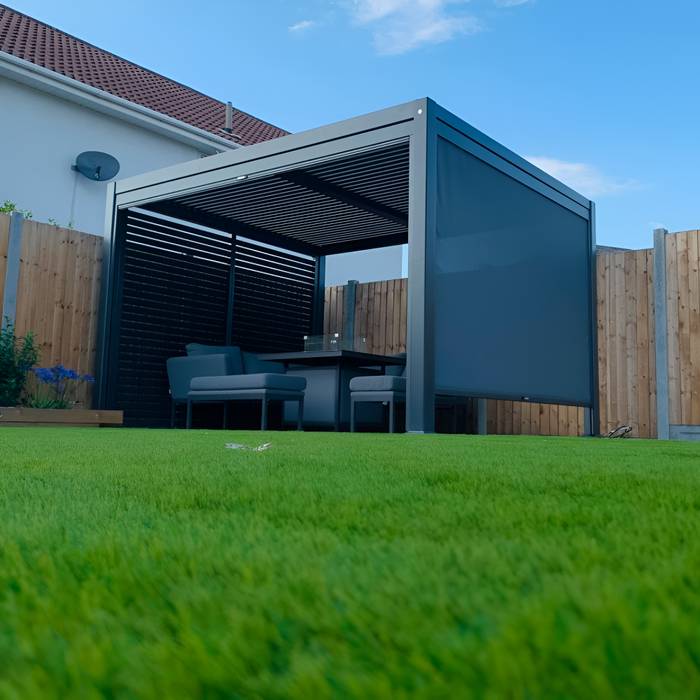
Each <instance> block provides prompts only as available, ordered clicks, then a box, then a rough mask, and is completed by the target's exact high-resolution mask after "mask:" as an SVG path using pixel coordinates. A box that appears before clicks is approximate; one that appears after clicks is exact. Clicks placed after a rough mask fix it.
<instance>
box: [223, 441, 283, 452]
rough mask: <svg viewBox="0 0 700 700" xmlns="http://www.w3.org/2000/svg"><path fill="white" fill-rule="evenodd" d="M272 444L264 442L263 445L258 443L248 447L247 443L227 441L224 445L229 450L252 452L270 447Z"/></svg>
mask: <svg viewBox="0 0 700 700" xmlns="http://www.w3.org/2000/svg"><path fill="white" fill-rule="evenodd" d="M273 444H274V443H272V442H266V443H265V444H264V445H259V446H258V447H248V445H239V444H238V443H236V442H227V443H226V447H227V448H228V449H229V450H253V452H262V450H266V449H268V448H269V447H272V445H273Z"/></svg>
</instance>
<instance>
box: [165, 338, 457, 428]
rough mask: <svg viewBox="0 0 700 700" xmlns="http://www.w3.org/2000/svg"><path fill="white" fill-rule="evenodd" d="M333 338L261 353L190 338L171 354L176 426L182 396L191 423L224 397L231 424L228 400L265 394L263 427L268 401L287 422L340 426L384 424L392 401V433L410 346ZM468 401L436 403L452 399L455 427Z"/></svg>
mask: <svg viewBox="0 0 700 700" xmlns="http://www.w3.org/2000/svg"><path fill="white" fill-rule="evenodd" d="M336 338H337V336H336ZM334 341H335V339H334ZM334 341H332V342H331V343H328V342H326V343H325V344H324V343H321V344H320V345H319V344H318V343H315V342H314V340H313V339H307V342H306V343H305V347H306V348H308V349H306V350H304V351H300V352H280V353H264V354H256V353H251V352H246V351H244V350H242V349H241V348H240V347H238V346H235V345H230V346H215V345H202V344H198V343H191V344H189V345H187V346H186V348H185V349H186V351H187V355H186V356H181V357H171V358H170V359H168V360H167V370H168V379H169V382H170V394H171V399H172V412H171V427H173V428H174V427H175V417H176V406H177V404H186V405H187V417H186V427H187V428H191V427H192V423H193V412H194V411H195V406H196V405H197V404H211V403H221V404H223V407H224V425H227V423H228V407H229V404H230V403H236V402H245V403H257V402H261V404H262V410H261V421H260V429H261V430H267V429H268V418H269V407H270V404H279V403H282V404H283V411H282V422H283V425H287V426H293V425H296V428H297V430H303V429H304V428H305V427H311V428H314V429H318V428H332V429H333V430H335V431H336V432H337V431H340V430H341V429H347V428H348V427H349V428H350V431H351V432H355V430H356V426H357V425H358V424H363V425H366V424H374V425H376V424H378V425H380V426H381V425H383V424H384V423H385V420H384V413H385V410H384V407H388V413H389V415H388V429H389V432H391V433H393V432H394V431H395V426H396V405H397V404H404V403H405V402H406V377H405V372H406V353H398V354H394V355H391V356H385V355H376V354H370V353H367V352H361V351H356V350H353V349H346V348H343V347H342V345H341V343H338V342H334ZM324 347H325V349H324ZM466 401H467V399H465V398H462V397H438V398H437V401H436V402H437V403H438V405H446V404H449V405H451V406H452V409H453V430H454V432H456V419H457V407H458V406H459V405H463V404H465V403H466Z"/></svg>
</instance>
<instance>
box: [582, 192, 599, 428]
mask: <svg viewBox="0 0 700 700" xmlns="http://www.w3.org/2000/svg"><path fill="white" fill-rule="evenodd" d="M588 230H589V235H590V256H591V257H590V260H591V262H590V268H591V269H590V278H591V294H590V298H591V332H590V339H591V340H590V343H591V350H590V357H591V407H590V408H589V409H584V411H585V414H584V430H583V433H584V435H585V436H591V437H595V436H596V435H599V434H600V384H599V377H598V268H597V264H598V263H597V246H596V230H595V203H594V202H591V204H590V217H589V219H588Z"/></svg>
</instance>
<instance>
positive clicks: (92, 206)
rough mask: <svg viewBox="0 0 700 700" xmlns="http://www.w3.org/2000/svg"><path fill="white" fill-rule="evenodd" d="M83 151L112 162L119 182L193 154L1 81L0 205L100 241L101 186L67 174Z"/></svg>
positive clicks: (33, 90) (163, 138)
mask: <svg viewBox="0 0 700 700" xmlns="http://www.w3.org/2000/svg"><path fill="white" fill-rule="evenodd" d="M83 151H103V152H105V153H109V154H110V155H112V156H114V157H115V158H116V159H117V160H118V161H119V163H120V165H121V169H120V171H119V174H118V175H117V178H118V179H121V178H125V177H131V176H132V175H139V174H141V173H145V172H148V171H150V170H157V169H159V168H164V167H167V166H170V165H176V164H178V163H183V162H185V161H188V160H193V159H195V158H198V157H199V152H198V150H197V148H195V147H193V146H189V145H186V144H183V143H179V142H177V141H174V140H172V139H169V138H167V137H166V136H162V135H160V134H156V133H153V132H152V131H147V130H146V129H143V128H140V127H138V126H135V125H133V124H129V123H127V122H124V121H122V120H120V119H116V118H115V117H112V116H109V115H106V114H102V113H100V112H97V111H95V110H92V109H89V108H87V107H85V106H82V105H78V104H74V103H72V102H69V101H68V100H65V99H62V98H60V97H56V96H54V95H51V94H48V93H45V92H42V91H41V90H38V89H36V88H32V87H28V86H26V85H23V84H21V83H18V82H15V81H13V80H10V79H8V78H6V77H1V76H0V154H1V155H0V203H2V202H3V201H5V200H10V201H11V202H14V203H15V204H16V205H17V206H18V207H19V208H21V209H30V210H31V211H32V212H33V215H34V219H36V220H37V221H48V220H49V219H54V220H56V221H57V222H58V223H59V224H61V225H63V226H66V225H68V223H69V222H70V221H72V222H73V227H74V228H76V229H78V230H80V231H84V232H87V233H92V234H98V235H100V236H101V235H103V234H104V225H105V222H104V217H105V203H106V191H107V183H106V182H91V181H89V180H88V179H87V178H85V177H84V176H83V175H81V174H80V173H78V172H75V171H72V170H71V165H73V164H74V163H75V159H76V156H77V155H78V154H79V153H82V152H83Z"/></svg>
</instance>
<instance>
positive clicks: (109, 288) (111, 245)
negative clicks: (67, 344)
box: [93, 182, 119, 410]
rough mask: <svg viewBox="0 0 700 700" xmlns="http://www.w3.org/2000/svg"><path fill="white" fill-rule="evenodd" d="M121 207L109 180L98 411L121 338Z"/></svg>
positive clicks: (99, 333)
mask: <svg viewBox="0 0 700 700" xmlns="http://www.w3.org/2000/svg"><path fill="white" fill-rule="evenodd" d="M117 213H118V209H117V206H116V183H115V182H109V183H107V206H106V210H105V234H104V242H103V244H102V275H101V279H100V306H99V316H98V328H97V356H96V359H95V395H94V398H93V403H94V404H95V408H96V409H98V410H104V409H106V408H107V387H108V385H109V350H110V345H112V344H113V343H114V338H118V337H119V334H118V333H112V318H113V313H112V311H113V303H112V296H113V294H114V289H115V286H114V280H113V279H112V278H113V277H114V275H115V269H116V268H117V267H118V264H117V260H116V259H115V255H114V251H115V235H116V220H117Z"/></svg>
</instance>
